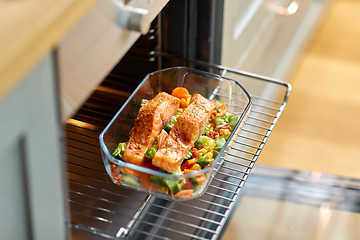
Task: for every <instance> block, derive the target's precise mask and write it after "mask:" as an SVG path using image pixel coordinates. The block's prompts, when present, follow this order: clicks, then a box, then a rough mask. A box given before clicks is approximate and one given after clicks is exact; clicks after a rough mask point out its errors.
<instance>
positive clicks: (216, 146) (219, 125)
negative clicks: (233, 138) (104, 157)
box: [112, 87, 238, 198]
mask: <svg viewBox="0 0 360 240" xmlns="http://www.w3.org/2000/svg"><path fill="white" fill-rule="evenodd" d="M172 95H173V96H175V97H178V98H179V99H180V108H179V110H178V111H177V113H176V114H175V115H174V116H172V117H171V118H170V121H169V123H168V124H167V125H166V127H165V131H166V132H170V130H171V128H172V127H173V126H174V125H175V123H176V121H177V120H178V119H179V117H180V115H181V113H182V112H183V109H184V108H186V107H187V106H188V105H189V103H190V98H191V95H190V94H189V92H188V91H187V89H185V88H182V87H178V88H175V89H174V90H173V92H172ZM146 101H147V100H143V102H146ZM237 121H238V117H235V116H234V115H233V114H229V113H227V112H226V105H225V104H224V103H222V102H219V101H218V102H216V103H215V110H214V111H213V112H212V114H211V117H210V120H209V122H208V124H207V126H206V128H205V130H204V132H203V133H202V135H201V136H199V138H198V139H197V141H196V142H195V144H194V145H193V147H192V148H191V150H190V151H189V152H188V153H187V154H186V155H185V157H184V160H183V162H182V164H181V166H180V167H179V168H178V169H177V170H175V171H174V172H172V173H171V174H173V175H174V176H171V177H170V178H162V177H159V176H155V175H153V176H151V175H149V174H146V173H143V172H139V171H135V170H133V169H130V168H126V167H121V166H118V165H115V164H112V174H113V176H114V177H115V179H116V180H117V181H119V182H120V181H122V182H124V183H127V184H131V185H134V186H135V187H138V186H142V187H144V188H147V189H149V190H154V191H161V192H164V193H167V194H170V195H172V196H173V197H174V198H177V197H181V196H191V195H192V194H193V192H194V191H195V190H196V189H197V188H198V187H199V186H201V184H203V183H204V182H206V179H207V177H206V175H205V174H198V175H196V176H195V177H186V176H184V174H188V173H193V172H196V171H198V170H201V169H203V168H207V167H209V166H211V165H212V163H213V162H214V160H215V158H216V156H217V155H218V154H219V152H220V150H221V149H222V148H223V147H224V145H225V142H226V140H227V139H228V138H229V136H230V134H231V132H232V130H233V129H234V127H235V125H236V123H237ZM164 135H165V137H166V133H165V134H164V133H160V134H159V136H158V137H157V139H156V141H155V143H154V144H153V146H152V147H151V148H150V149H149V150H147V152H146V153H145V157H146V159H147V160H148V161H145V164H144V166H143V167H146V168H149V169H152V170H156V171H160V172H165V170H163V169H161V168H158V167H155V166H154V165H152V163H151V159H152V158H153V157H154V155H155V153H156V151H157V146H158V142H159V141H162V139H163V138H164ZM125 149H126V143H119V144H118V147H117V148H116V149H115V151H114V152H113V156H114V157H115V158H117V159H122V156H123V154H124V151H125Z"/></svg>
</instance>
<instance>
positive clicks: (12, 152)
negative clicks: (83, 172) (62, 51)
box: [0, 54, 67, 240]
mask: <svg viewBox="0 0 360 240" xmlns="http://www.w3.org/2000/svg"><path fill="white" fill-rule="evenodd" d="M58 111H59V108H58V94H57V82H56V74H55V64H54V55H53V54H48V55H47V56H46V57H45V58H44V59H43V60H42V61H41V62H40V63H39V64H38V66H37V67H35V68H34V70H33V71H32V72H31V73H30V74H29V75H28V76H26V77H25V78H24V79H23V80H22V81H21V83H20V84H19V86H17V88H16V89H15V90H14V91H12V92H11V93H10V94H9V95H8V96H7V97H6V98H5V99H4V100H3V101H2V102H1V103H0V123H1V125H0V163H1V168H0V193H1V197H0V212H1V215H0V239H39V240H40V239H44V240H45V239H65V238H66V234H67V230H66V223H65V215H66V213H65V206H66V204H65V195H64V194H65V191H64V189H65V188H64V187H65V186H64V183H65V182H64V174H65V171H64V166H63V161H62V150H63V149H62V147H61V146H62V144H61V132H62V128H61V124H60V120H59V112H58Z"/></svg>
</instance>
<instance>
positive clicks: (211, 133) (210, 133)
mask: <svg viewBox="0 0 360 240" xmlns="http://www.w3.org/2000/svg"><path fill="white" fill-rule="evenodd" d="M217 135H219V133H218V132H213V131H209V137H210V138H212V139H214V138H215V137H216V136H217Z"/></svg>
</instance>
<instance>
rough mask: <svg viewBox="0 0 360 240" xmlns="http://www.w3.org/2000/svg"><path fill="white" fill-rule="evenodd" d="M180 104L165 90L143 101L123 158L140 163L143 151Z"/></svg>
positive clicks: (142, 159) (141, 162) (149, 145)
mask: <svg viewBox="0 0 360 240" xmlns="http://www.w3.org/2000/svg"><path fill="white" fill-rule="evenodd" d="M179 106H180V99H178V98H176V97H173V96H171V95H169V94H167V93H165V92H161V93H159V94H157V95H156V96H155V97H154V98H153V99H151V100H150V101H148V102H146V103H144V104H143V105H142V106H141V108H140V110H139V113H138V116H137V118H136V120H135V124H134V128H133V131H132V133H131V136H130V139H129V142H128V144H127V146H126V149H125V152H124V155H123V160H124V161H126V162H129V163H133V164H136V165H142V164H143V162H144V160H145V156H144V155H145V152H146V151H147V150H148V149H149V148H150V147H151V146H152V145H153V143H154V141H155V139H156V137H157V135H158V134H159V133H160V131H161V130H162V129H163V128H164V127H165V124H167V122H168V121H169V119H170V117H171V116H173V115H174V114H175V113H176V112H177V110H178V108H179Z"/></svg>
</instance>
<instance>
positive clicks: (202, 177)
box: [196, 174, 206, 184]
mask: <svg viewBox="0 0 360 240" xmlns="http://www.w3.org/2000/svg"><path fill="white" fill-rule="evenodd" d="M196 181H197V183H198V184H202V183H204V182H205V181H206V176H205V174H201V175H198V176H196Z"/></svg>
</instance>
